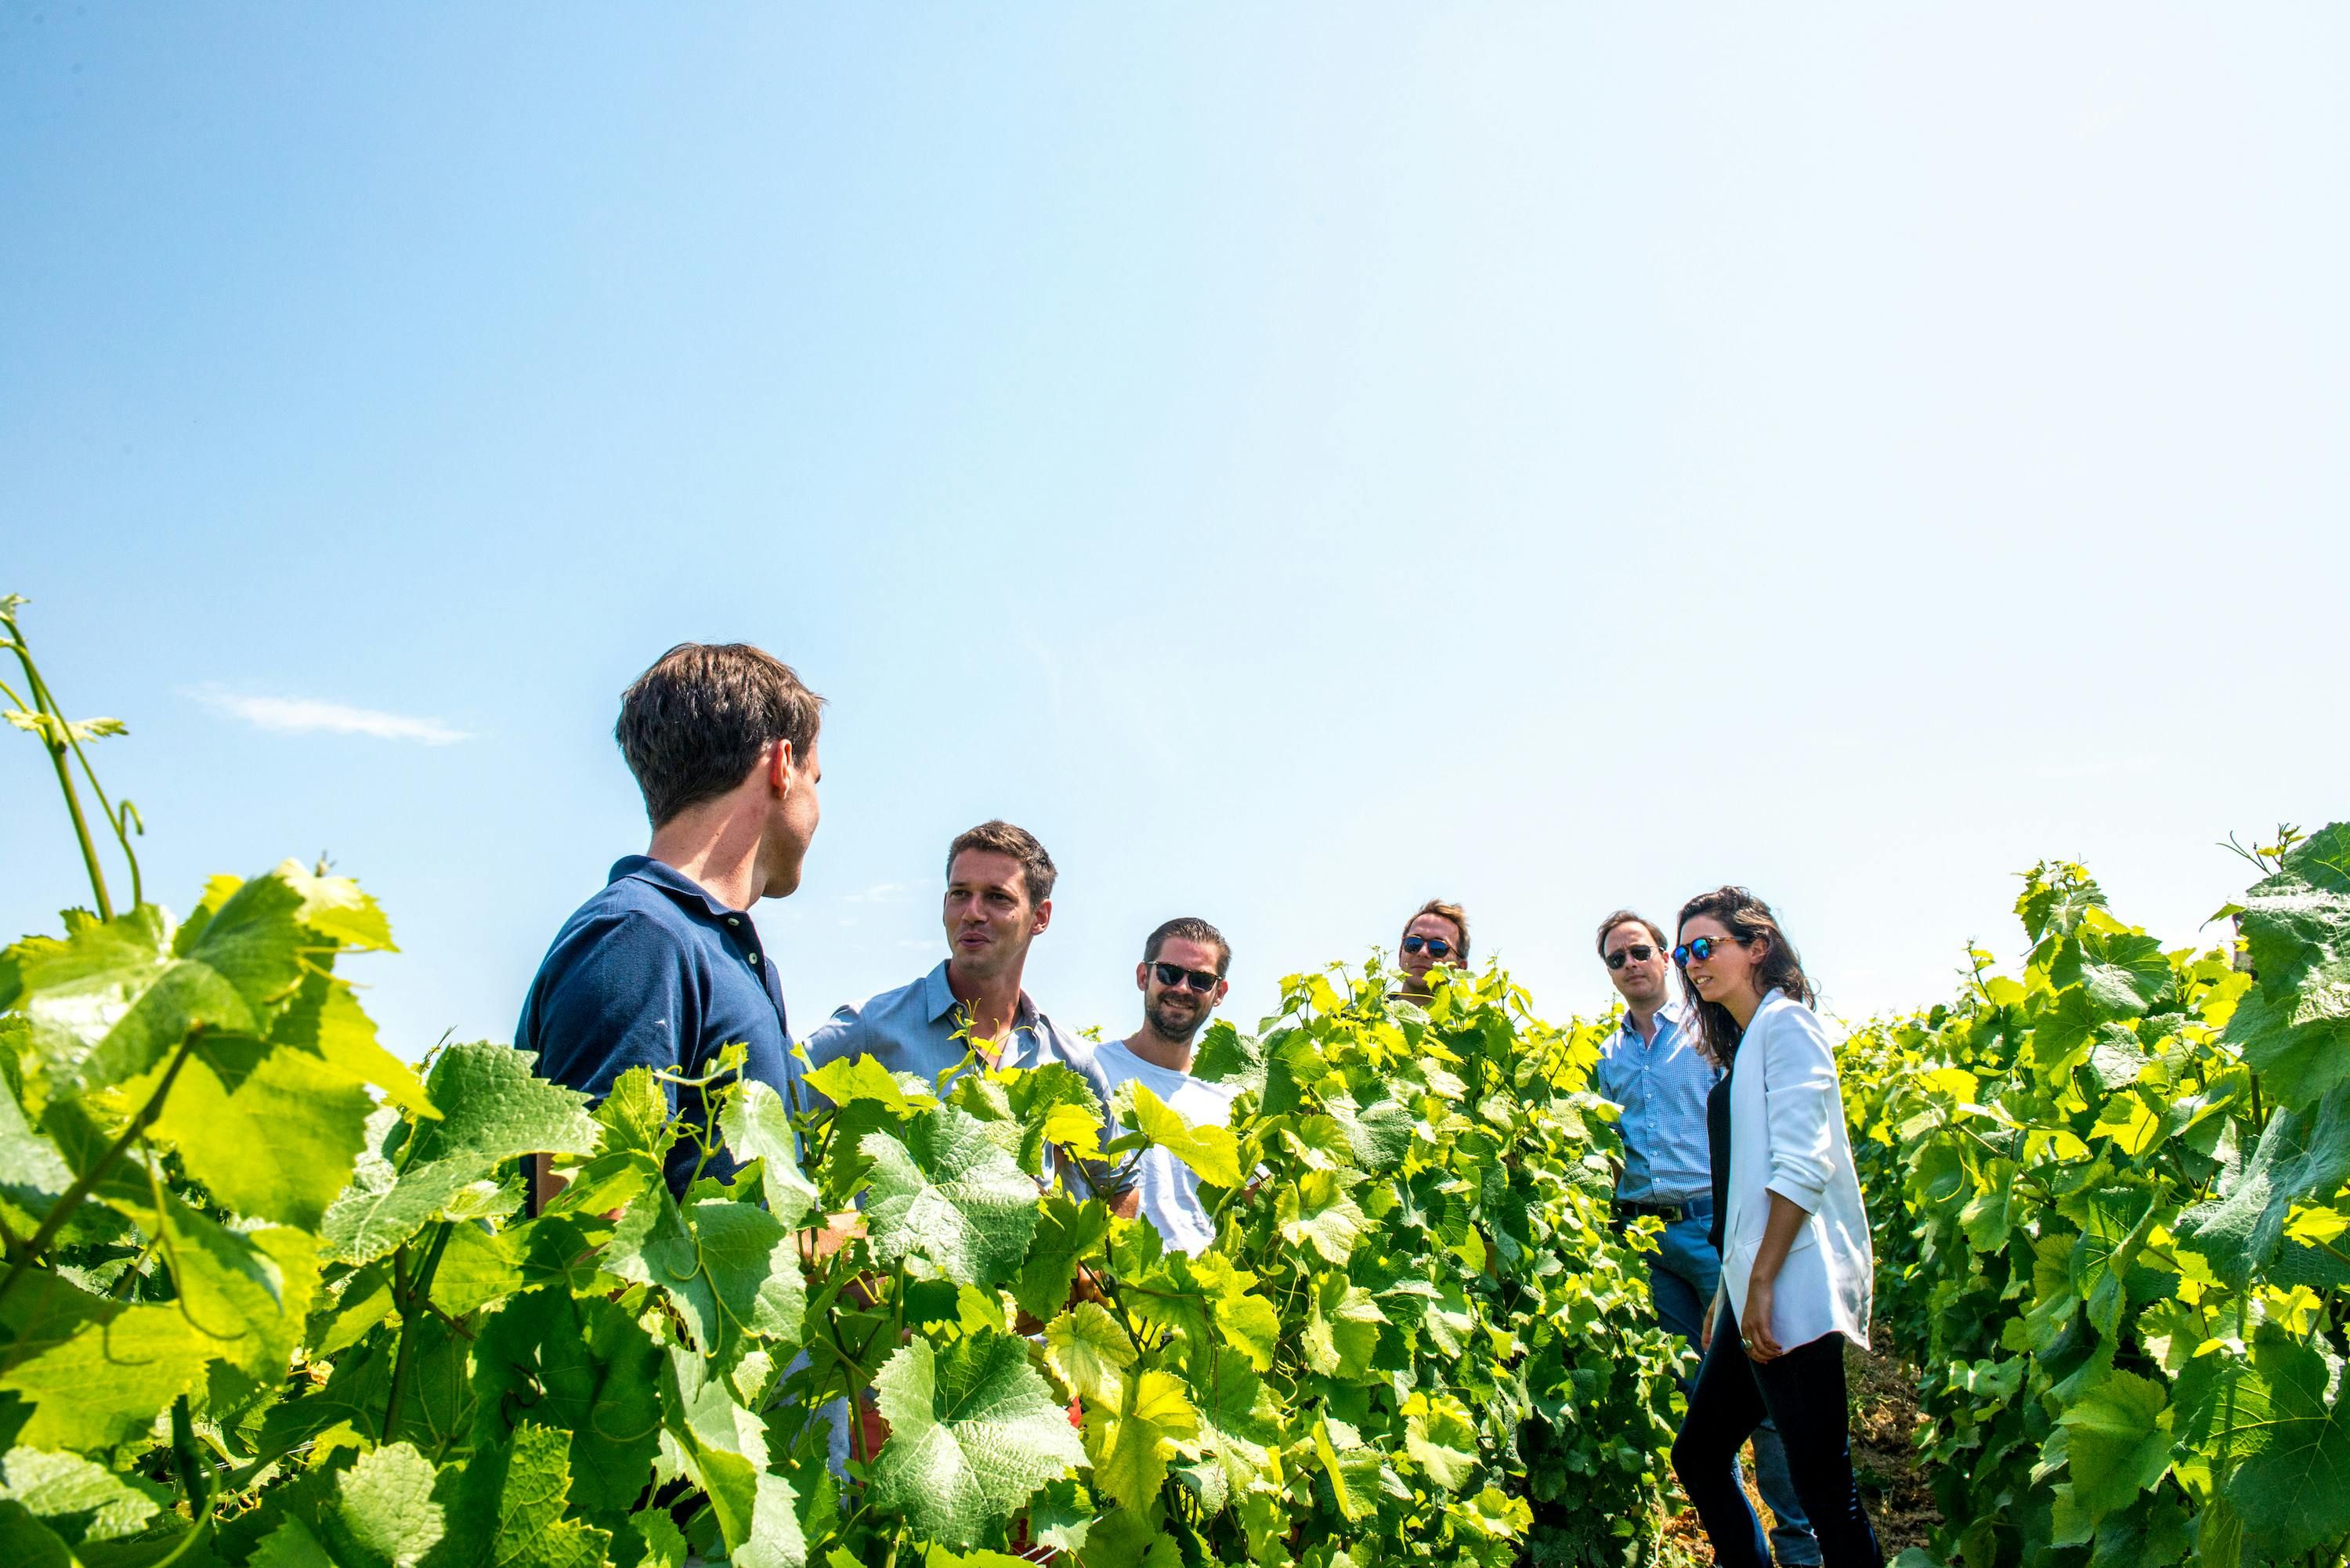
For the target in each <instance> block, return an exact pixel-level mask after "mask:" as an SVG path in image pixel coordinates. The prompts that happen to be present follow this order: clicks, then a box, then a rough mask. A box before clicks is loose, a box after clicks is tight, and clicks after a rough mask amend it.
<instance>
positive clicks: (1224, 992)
mask: <svg viewBox="0 0 2350 1568" xmlns="http://www.w3.org/2000/svg"><path fill="white" fill-rule="evenodd" d="M1231 994H1232V981H1228V980H1220V981H1216V989H1215V991H1214V992H1213V993H1211V995H1210V996H1209V998H1208V1007H1209V1009H1210V1010H1211V1011H1213V1010H1214V1009H1215V1008H1216V1007H1218V1006H1220V1005H1221V1004H1222V1002H1223V1000H1224V998H1226V997H1228V996H1230V995H1231Z"/></svg>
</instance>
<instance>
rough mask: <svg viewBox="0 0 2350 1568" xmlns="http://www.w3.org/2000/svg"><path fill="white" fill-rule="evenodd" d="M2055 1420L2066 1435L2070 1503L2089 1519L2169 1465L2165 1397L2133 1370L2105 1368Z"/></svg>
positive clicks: (2126, 1499) (2119, 1503)
mask: <svg viewBox="0 0 2350 1568" xmlns="http://www.w3.org/2000/svg"><path fill="white" fill-rule="evenodd" d="M2057 1420H2058V1423H2059V1425H2060V1427H2061V1428H2062V1429H2063V1430H2064V1432H2065V1433H2066V1434H2067V1435H2068V1437H2069V1449H2068V1457H2069V1465H2070V1469H2071V1473H2072V1478H2073V1500H2074V1504H2075V1505H2076V1506H2077V1507H2079V1508H2080V1509H2082V1510H2083V1511H2085V1512H2086V1513H2087V1515H2088V1516H2089V1519H2090V1521H2091V1522H2093V1523H2094V1522H2095V1521H2097V1520H2099V1519H2102V1518H2104V1517H2105V1516H2106V1514H2108V1513H2113V1512H2116V1511H2119V1510H2121V1509H2124V1508H2126V1507H2128V1506H2129V1505H2130V1504H2131V1503H2132V1502H2134V1501H2137V1495H2138V1493H2140V1492H2142V1491H2144V1490H2147V1488H2148V1487H2150V1486H2152V1485H2154V1483H2155V1482H2157V1481H2158V1480H2161V1479H2162V1475H2163V1472H2164V1471H2165V1470H2168V1469H2169V1468H2170V1440H2171V1439H2170V1429H2171V1414H2170V1410H2169V1408H2168V1400H2166V1399H2165V1397H2164V1396H2163V1392H2162V1388H2161V1386H2160V1385H2158V1384H2157V1383H2153V1382H2150V1381H2148V1380H2147V1379H2146V1378H2144V1377H2140V1376H2137V1375H2136V1374H2134V1373H2129V1372H2119V1371H2116V1372H2108V1373H2106V1375H2105V1376H2104V1377H2103V1378H2102V1379H2101V1380H2100V1381H2098V1382H2097V1383H2096V1384H2095V1385H2094V1386H2092V1387H2090V1389H2089V1390H2088V1391H2087V1392H2086V1393H2085V1394H2084V1395H2083V1396H2082V1397H2080V1398H2079V1399H2078V1400H2076V1401H2075V1402H2074V1403H2073V1404H2071V1405H2069V1406H2067V1407H2065V1409H2064V1414H2063V1415H2061V1416H2059V1417H2057Z"/></svg>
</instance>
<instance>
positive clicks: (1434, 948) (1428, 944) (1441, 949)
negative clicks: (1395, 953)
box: [1403, 937, 1452, 958]
mask: <svg viewBox="0 0 2350 1568" xmlns="http://www.w3.org/2000/svg"><path fill="white" fill-rule="evenodd" d="M1422 948H1426V949H1427V950H1428V956H1429V957H1430V958H1449V957H1451V954H1452V944H1451V942H1448V941H1446V940H1444V939H1443V938H1442V937H1406V938H1404V940H1403V950H1404V951H1406V952H1408V953H1416V952H1418V951H1419V950H1420V949H1422Z"/></svg>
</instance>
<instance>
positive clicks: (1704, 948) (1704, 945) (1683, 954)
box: [1673, 937, 1721, 969]
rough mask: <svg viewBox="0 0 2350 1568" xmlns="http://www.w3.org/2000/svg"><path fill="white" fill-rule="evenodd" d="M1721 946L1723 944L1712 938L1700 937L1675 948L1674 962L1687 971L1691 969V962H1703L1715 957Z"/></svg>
mask: <svg viewBox="0 0 2350 1568" xmlns="http://www.w3.org/2000/svg"><path fill="white" fill-rule="evenodd" d="M1720 946H1721V942H1719V941H1717V940H1714V939H1713V938H1711V937H1699V938H1698V939H1696V940H1694V941H1686V942H1683V943H1682V944H1681V945H1680V946H1679V947H1677V948H1675V949H1674V950H1673V962H1674V963H1676V964H1678V965H1679V966H1680V967H1681V968H1683V969H1687V968H1689V961H1690V960H1691V959H1697V960H1700V961H1703V960H1706V959H1710V958H1711V957H1712V956H1713V952H1714V950H1715V949H1716V948H1719V947H1720Z"/></svg>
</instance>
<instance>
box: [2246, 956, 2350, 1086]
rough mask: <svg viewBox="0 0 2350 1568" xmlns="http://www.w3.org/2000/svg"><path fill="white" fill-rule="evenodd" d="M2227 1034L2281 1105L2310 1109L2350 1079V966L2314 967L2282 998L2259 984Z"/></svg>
mask: <svg viewBox="0 0 2350 1568" xmlns="http://www.w3.org/2000/svg"><path fill="white" fill-rule="evenodd" d="M2225 1038H2226V1039H2227V1040H2229V1041H2230V1042H2232V1043H2233V1044H2237V1045H2239V1046H2241V1048H2242V1050H2243V1053H2244V1061H2245V1063H2246V1064H2249V1065H2250V1066H2251V1068H2252V1070H2253V1071H2255V1072H2257V1073H2258V1074H2260V1075H2261V1085H2262V1088H2263V1089H2264V1090H2265V1091H2266V1092H2267V1093H2269V1094H2271V1095H2272V1096H2275V1098H2276V1100H2277V1103H2278V1104H2280V1105H2283V1106H2291V1107H2292V1108H2293V1109H2294V1110H2307V1109H2308V1108H2309V1107H2310V1106H2314V1105H2315V1104H2316V1103H2317V1102H2318V1101H2319V1100H2322V1099H2324V1097H2325V1096H2327V1095H2329V1094H2331V1093H2332V1092H2333V1091H2334V1089H2335V1088H2336V1087H2338V1086H2339V1085H2342V1084H2343V1083H2345V1082H2350V970H2345V969H2341V968H2329V969H2326V970H2324V971H2314V972H2313V973H2311V974H2310V975H2309V976H2308V977H2307V978H2306V980H2305V981H2304V982H2303V985H2302V988H2301V989H2300V990H2298V991H2296V992H2292V993H2291V994H2289V995H2287V996H2284V997H2282V998H2275V999H2272V997H2271V996H2270V995H2269V993H2268V992H2266V991H2264V990H2262V989H2261V988H2259V987H2254V988H2253V989H2252V990H2251V991H2249V992H2245V994H2244V997H2243V999H2242V1000H2241V1002H2237V1004H2236V1011H2235V1014H2234V1016H2232V1017H2230V1019H2229V1020H2228V1029H2227V1033H2226V1035H2225Z"/></svg>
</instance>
